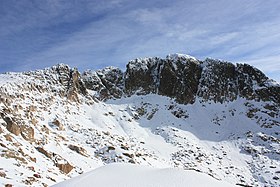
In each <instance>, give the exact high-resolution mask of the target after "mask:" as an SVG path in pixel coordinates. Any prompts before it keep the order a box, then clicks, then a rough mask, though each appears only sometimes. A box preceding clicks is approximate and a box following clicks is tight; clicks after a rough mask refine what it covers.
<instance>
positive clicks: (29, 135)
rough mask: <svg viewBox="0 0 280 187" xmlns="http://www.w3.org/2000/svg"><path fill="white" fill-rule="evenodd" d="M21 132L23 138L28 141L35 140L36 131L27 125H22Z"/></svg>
mask: <svg viewBox="0 0 280 187" xmlns="http://www.w3.org/2000/svg"><path fill="white" fill-rule="evenodd" d="M20 130H21V136H22V137H23V138H24V139H25V140H27V141H32V140H33V139H34V129H33V128H32V127H30V126H27V125H22V126H21V127H20Z"/></svg>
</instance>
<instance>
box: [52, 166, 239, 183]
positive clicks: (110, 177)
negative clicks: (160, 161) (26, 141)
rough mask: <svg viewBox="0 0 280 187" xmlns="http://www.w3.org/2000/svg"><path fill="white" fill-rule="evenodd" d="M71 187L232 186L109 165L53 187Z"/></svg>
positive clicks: (187, 174)
mask: <svg viewBox="0 0 280 187" xmlns="http://www.w3.org/2000/svg"><path fill="white" fill-rule="evenodd" d="M143 179H144V180H143ZM72 186H73V187H75V186H84V187H90V186H99V187H107V186H110V187H121V186H129V187H143V186H153V187H175V186H176V187H180V186H181V187H194V186H195V187H207V186H215V187H230V186H234V185H230V184H229V183H226V182H222V181H217V180H215V179H213V178H212V177H210V176H207V175H205V174H201V173H198V172H195V171H184V170H180V169H174V168H173V169H172V168H165V169H155V168H150V167H145V166H137V165H131V164H109V165H107V166H103V167H100V168H97V169H95V170H93V171H91V172H88V173H85V174H82V175H80V176H78V177H74V178H72V179H70V180H67V181H65V182H62V183H59V184H57V185H54V186H53V187H72Z"/></svg>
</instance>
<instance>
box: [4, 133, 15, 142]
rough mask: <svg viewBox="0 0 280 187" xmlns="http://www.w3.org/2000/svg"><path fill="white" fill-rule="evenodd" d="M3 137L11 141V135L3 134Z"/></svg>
mask: <svg viewBox="0 0 280 187" xmlns="http://www.w3.org/2000/svg"><path fill="white" fill-rule="evenodd" d="M4 137H5V138H6V140H7V141H9V142H12V141H13V137H12V136H11V135H10V134H5V135H4Z"/></svg>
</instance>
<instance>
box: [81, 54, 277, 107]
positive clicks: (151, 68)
mask: <svg viewBox="0 0 280 187" xmlns="http://www.w3.org/2000/svg"><path fill="white" fill-rule="evenodd" d="M82 79H83V80H84V82H85V83H86V86H87V88H88V89H91V90H95V91H97V90H99V92H102V93H100V97H101V99H107V98H112V97H114V98H120V97H121V96H123V95H127V96H130V95H133V94H137V95H145V94H148V93H154V94H159V95H164V96H168V97H171V98H174V99H175V100H176V101H177V102H179V103H183V104H192V103H194V102H195V101H196V100H197V99H199V100H203V101H207V100H212V101H215V102H220V103H223V102H226V101H233V100H236V99H237V98H238V97H243V98H246V99H250V100H252V99H255V100H263V101H268V100H270V101H274V102H276V103H278V104H279V103H280V98H279V97H280V96H279V93H280V87H279V85H278V84H276V83H273V81H271V80H269V79H268V77H266V76H265V75H264V74H263V73H262V72H261V71H260V70H258V69H256V68H254V67H252V66H250V65H247V64H237V65H234V64H232V63H229V62H225V61H220V60H214V59H206V60H205V61H199V60H197V59H195V58H193V57H190V56H188V55H168V56H167V57H166V59H160V58H157V57H155V58H143V59H135V60H132V61H130V62H129V63H128V64H127V66H126V71H125V72H122V71H121V70H120V69H116V68H107V69H104V70H100V71H97V72H94V73H93V72H92V73H91V74H90V73H85V74H84V75H83V77H82ZM93 85H95V87H94V88H93ZM100 88H102V89H101V90H102V91H100Z"/></svg>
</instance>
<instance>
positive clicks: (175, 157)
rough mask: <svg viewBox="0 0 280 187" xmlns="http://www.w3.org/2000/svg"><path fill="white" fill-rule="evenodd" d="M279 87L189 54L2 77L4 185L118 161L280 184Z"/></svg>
mask: <svg viewBox="0 0 280 187" xmlns="http://www.w3.org/2000/svg"><path fill="white" fill-rule="evenodd" d="M279 97H280V86H279V84H277V83H276V82H274V81H273V80H270V79H269V78H268V77H266V76H265V75H264V74H263V73H262V72H261V71H259V70H257V69H256V68H254V67H252V66H249V65H246V64H237V65H233V64H231V63H229V62H224V61H220V60H213V59H206V60H205V61H199V60H196V59H195V58H194V57H190V56H188V55H179V54H174V55H168V56H167V58H166V59H160V58H144V59H136V60H133V61H131V62H129V63H128V65H127V69H126V71H125V72H123V71H121V70H120V69H118V68H114V67H108V68H105V69H103V70H98V71H91V70H89V71H86V72H84V73H80V72H79V71H78V70H77V69H75V68H70V67H69V66H67V65H65V64H59V65H56V66H53V67H51V68H46V69H44V70H38V71H31V72H23V73H6V74H1V75H0V101H1V103H0V140H1V141H0V184H1V185H6V184H12V185H14V186H42V185H43V186H49V185H53V184H55V183H58V182H60V181H63V180H65V179H69V178H71V177H74V176H77V175H79V174H82V173H84V172H88V171H90V170H92V169H96V168H97V167H100V166H103V165H106V164H108V163H113V162H121V163H132V164H137V165H146V166H151V167H154V168H173V167H175V168H181V169H184V170H194V171H197V172H202V173H205V174H207V175H209V176H211V177H213V178H214V179H217V180H222V181H226V182H229V183H231V184H238V185H247V186H279V185H280V179H279V178H280V176H279V175H280V161H279V160H280V151H279V150H280V133H279V132H280V112H279V110H280V102H279Z"/></svg>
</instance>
